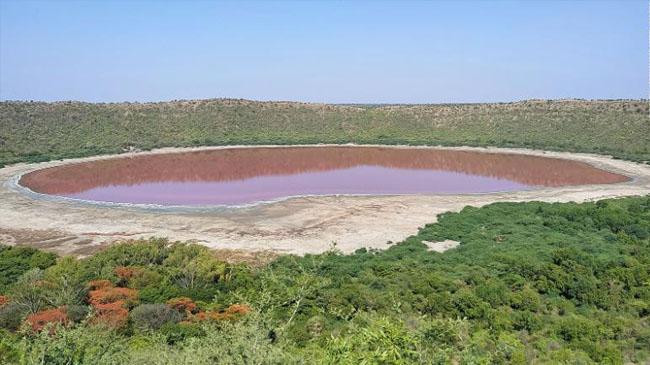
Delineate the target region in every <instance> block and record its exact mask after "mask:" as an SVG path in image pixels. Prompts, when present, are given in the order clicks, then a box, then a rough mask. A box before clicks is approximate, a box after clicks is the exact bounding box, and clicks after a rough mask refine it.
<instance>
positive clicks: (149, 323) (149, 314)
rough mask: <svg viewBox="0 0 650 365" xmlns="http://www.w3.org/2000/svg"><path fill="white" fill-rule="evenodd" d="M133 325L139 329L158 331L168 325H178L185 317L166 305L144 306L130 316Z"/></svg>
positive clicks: (138, 307)
mask: <svg viewBox="0 0 650 365" xmlns="http://www.w3.org/2000/svg"><path fill="white" fill-rule="evenodd" d="M129 317H130V318H131V321H132V322H133V325H134V326H135V327H136V328H139V329H143V330H146V329H150V330H157V329H159V328H160V327H162V326H163V325H165V324H167V323H178V322H179V321H180V320H181V319H182V318H183V316H182V315H181V314H180V313H179V312H178V311H176V310H174V309H172V308H169V307H168V306H166V305H164V304H142V305H139V306H137V307H135V308H133V310H132V311H131V314H130V315H129Z"/></svg>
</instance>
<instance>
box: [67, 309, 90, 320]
mask: <svg viewBox="0 0 650 365" xmlns="http://www.w3.org/2000/svg"><path fill="white" fill-rule="evenodd" d="M66 312H67V314H68V319H69V320H70V321H72V322H74V323H78V322H81V321H83V320H84V319H86V317H87V316H88V313H90V310H89V308H88V307H87V306H85V305H68V306H66Z"/></svg>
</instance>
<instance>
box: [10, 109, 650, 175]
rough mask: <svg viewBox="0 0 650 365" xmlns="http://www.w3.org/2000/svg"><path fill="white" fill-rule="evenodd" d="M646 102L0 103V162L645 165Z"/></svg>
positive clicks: (649, 155) (649, 141) (649, 151)
mask: <svg viewBox="0 0 650 365" xmlns="http://www.w3.org/2000/svg"><path fill="white" fill-rule="evenodd" d="M649 113H650V112H649V106H648V101H647V100H618V101H581V100H559V101H524V102H516V103H501V104H439V105H386V106H381V105H358V106H357V105H348V106H345V105H324V104H305V103H292V102H255V101H246V100H230V99H213V100H198V101H172V102H161V103H144V104H139V103H115V104H90V103H80V102H57V103H41V102H8V101H7V102H1V103H0V164H8V163H13V162H21V161H42V160H49V159H59V158H65V157H76V156H88V155H93V154H102V153H117V152H122V151H124V150H126V149H130V148H138V149H151V148H155V147H170V146H200V145H232V144H294V143H302V144H307V143H348V142H355V143H365V144H368V143H382V144H418V145H438V144H440V145H472V146H488V145H490V146H512V147H529V148H543V149H551V150H564V151H580V152H597V153H604V154H612V155H614V156H616V157H619V158H626V159H631V160H637V161H643V160H650V147H649V146H650V120H649V115H650V114H649Z"/></svg>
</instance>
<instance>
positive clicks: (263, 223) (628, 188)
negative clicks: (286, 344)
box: [0, 145, 650, 261]
mask: <svg viewBox="0 0 650 365" xmlns="http://www.w3.org/2000/svg"><path fill="white" fill-rule="evenodd" d="M330 146H331V145H330ZM240 147H244V146H240ZM260 147H272V146H260ZM375 147H377V146H375ZM216 148H233V146H229V147H211V149H216ZM395 148H428V147H406V146H395ZM206 149H207V148H206ZM451 149H457V150H474V151H482V152H491V153H503V152H507V153H519V154H527V155H537V156H548V157H556V158H565V159H572V160H578V161H584V162H587V163H589V164H591V165H593V166H595V167H598V168H601V169H605V170H608V171H612V172H616V173H619V174H624V175H627V176H629V177H631V178H632V180H631V181H628V182H624V183H618V184H609V185H583V186H571V187H560V188H544V189H540V190H528V191H520V192H509V193H494V194H470V195H403V196H321V197H300V198H291V199H288V200H284V201H279V202H274V203H267V204H261V205H257V206H251V207H243V208H229V209H220V210H204V211H200V210H178V209H177V210H174V209H172V210H169V209H168V210H155V209H143V208H136V207H110V206H103V205H94V204H89V203H83V202H75V201H65V200H60V199H52V198H48V197H44V196H40V195H38V194H34V193H31V194H30V193H28V192H26V191H25V189H21V188H19V187H17V185H16V181H17V177H19V176H20V175H22V174H24V173H26V172H29V171H33V170H36V169H40V168H45V167H52V166H59V165H62V164H67V163H72V162H81V161H93V160H97V159H105V158H111V157H115V156H97V157H89V158H81V159H72V160H65V161H52V162H44V163H38V164H20V165H14V166H9V167H5V168H3V169H0V242H4V243H8V244H25V245H30V246H34V247H38V248H43V249H47V250H50V251H54V252H57V253H60V254H73V255H77V256H86V255H89V254H92V253H93V252H96V251H97V250H98V249H101V248H102V247H104V246H105V245H107V244H110V243H113V242H116V241H121V240H125V239H133V238H140V237H151V236H156V237H168V238H170V239H172V240H182V241H192V242H197V243H200V244H204V245H206V246H208V247H211V248H214V249H217V251H218V252H221V253H223V254H224V255H225V256H231V257H233V258H235V259H237V258H239V259H242V260H244V261H245V260H247V259H248V258H252V259H254V257H253V256H261V257H266V258H270V257H272V256H273V255H275V254H282V253H292V254H305V253H318V252H323V251H325V250H328V249H330V248H331V247H332V244H333V243H336V248H337V249H339V250H341V251H343V252H346V253H349V252H353V251H355V250H356V249H358V248H361V247H372V248H379V249H382V248H387V247H389V245H390V242H399V241H401V240H403V239H404V238H406V237H408V236H410V235H413V234H415V233H417V231H418V228H419V227H422V226H424V225H425V224H427V223H431V222H434V221H435V220H436V215H438V214H440V213H443V212H446V211H459V210H460V209H462V208H463V207H464V206H467V205H473V206H482V205H485V204H489V203H493V202H499V201H530V200H539V201H546V202H568V201H576V202H581V201H589V200H596V199H602V198H612V197H621V196H631V195H646V194H650V166H648V165H641V164H637V163H633V162H628V161H621V160H614V159H612V158H610V157H607V156H600V155H589V154H572V153H560V152H544V151H533V150H523V149H503V148H488V149H485V148H469V147H458V148H451ZM191 150H198V149H197V148H194V149H191V148H165V149H159V150H155V151H150V152H138V153H141V154H145V153H146V154H151V153H170V152H186V151H191ZM249 252H257V253H254V254H253V253H251V254H250V255H249V254H248V253H249ZM251 255H252V256H251Z"/></svg>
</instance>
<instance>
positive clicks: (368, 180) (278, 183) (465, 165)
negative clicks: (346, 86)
mask: <svg viewBox="0 0 650 365" xmlns="http://www.w3.org/2000/svg"><path fill="white" fill-rule="evenodd" d="M626 180H628V178H627V177H625V176H621V175H617V174H614V173H610V172H607V171H603V170H600V169H597V168H594V167H592V166H590V165H588V164H586V163H582V162H576V161H570V160H562V159H553V158H545V157H536V156H525V155H517V154H493V153H481V152H469V151H452V150H435V149H413V148H405V149H396V148H379V147H291V148H241V149H240V148H236V149H222V150H209V151H199V152H186V153H170V154H156V155H141V156H134V157H124V158H114V159H107V160H100V161H93V162H85V163H78V164H70V165H65V166H61V167H54V168H48V169H43V170H38V171H34V172H31V173H29V174H26V175H25V176H23V177H22V179H21V181H20V183H21V184H22V185H24V186H26V187H28V188H30V189H32V190H34V191H36V192H40V193H45V194H53V195H60V196H66V197H72V198H79V199H87V200H96V201H109V202H119V203H141V204H159V205H214V204H226V205H237V204H246V203H252V202H256V201H264V200H273V199H278V198H283V197H288V196H296V195H331V194H418V193H420V194H463V193H486V192H495V191H513V190H522V189H527V188H530V187H534V186H546V187H556V186H565V185H584V184H608V183H616V182H622V181H626Z"/></svg>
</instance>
